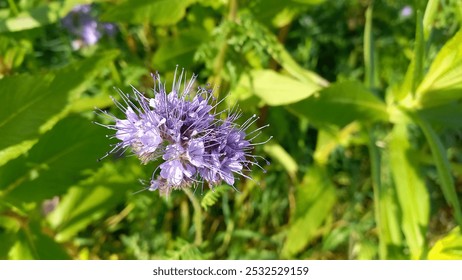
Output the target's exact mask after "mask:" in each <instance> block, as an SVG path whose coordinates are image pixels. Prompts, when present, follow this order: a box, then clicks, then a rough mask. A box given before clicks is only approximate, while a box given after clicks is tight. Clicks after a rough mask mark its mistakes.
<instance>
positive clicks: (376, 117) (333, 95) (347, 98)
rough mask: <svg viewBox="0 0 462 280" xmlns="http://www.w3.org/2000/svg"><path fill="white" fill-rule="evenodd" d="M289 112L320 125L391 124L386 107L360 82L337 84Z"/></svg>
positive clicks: (294, 105)
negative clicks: (379, 122)
mask: <svg viewBox="0 0 462 280" xmlns="http://www.w3.org/2000/svg"><path fill="white" fill-rule="evenodd" d="M287 108H288V109H289V110H290V111H292V112H294V113H295V114H297V115H299V116H302V117H306V118H308V120H310V121H312V122H314V123H315V124H318V125H337V126H344V125H346V124H348V123H350V122H352V121H360V122H373V121H380V120H381V121H387V120H388V113H387V107H386V105H385V103H383V102H382V101H381V100H380V99H379V98H377V97H376V96H374V95H373V94H372V93H371V92H370V91H368V90H367V89H365V88H364V86H363V85H361V84H360V83H358V82H341V83H336V84H334V85H332V86H330V87H328V88H325V89H323V90H321V91H320V92H319V93H316V94H314V95H312V96H310V97H308V98H306V99H305V100H302V101H300V102H298V103H295V104H291V105H289V106H287Z"/></svg>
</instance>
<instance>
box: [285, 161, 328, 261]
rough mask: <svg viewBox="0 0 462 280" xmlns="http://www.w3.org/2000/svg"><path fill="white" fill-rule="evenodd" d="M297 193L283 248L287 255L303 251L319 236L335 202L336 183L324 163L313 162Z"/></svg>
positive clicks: (287, 256)
mask: <svg viewBox="0 0 462 280" xmlns="http://www.w3.org/2000/svg"><path fill="white" fill-rule="evenodd" d="M295 197H296V209H295V215H294V217H292V222H291V224H290V227H289V231H288V233H287V238H286V241H285V243H284V246H283V248H282V252H281V254H282V256H283V257H285V258H290V257H291V256H294V255H295V254H297V253H299V252H300V251H302V250H303V249H304V248H305V247H306V246H307V245H308V244H309V243H310V242H311V241H312V240H313V239H314V238H315V237H316V235H317V232H318V229H319V227H320V226H321V224H322V223H323V221H324V220H325V219H326V218H327V217H328V216H329V215H330V211H331V209H332V207H333V206H334V204H335V201H336V196H335V187H334V185H333V184H332V182H331V181H330V179H329V178H328V176H327V174H326V171H325V170H324V169H323V168H322V167H320V166H313V167H312V168H310V170H308V172H307V174H306V176H305V178H304V180H303V182H302V183H301V184H300V185H299V186H297V189H296V193H295Z"/></svg>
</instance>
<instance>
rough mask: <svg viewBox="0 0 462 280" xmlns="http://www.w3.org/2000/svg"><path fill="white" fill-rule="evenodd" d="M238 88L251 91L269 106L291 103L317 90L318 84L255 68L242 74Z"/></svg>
mask: <svg viewBox="0 0 462 280" xmlns="http://www.w3.org/2000/svg"><path fill="white" fill-rule="evenodd" d="M238 88H244V89H245V90H247V91H250V92H252V93H253V94H255V95H257V96H258V97H260V98H261V99H262V100H263V101H264V102H265V103H266V104H268V105H270V106H279V105H286V104H291V103H294V102H297V101H300V100H303V99H305V98H307V97H308V96H310V95H312V94H313V93H315V92H316V91H317V90H319V86H316V85H314V84H307V83H303V82H300V81H297V80H295V79H292V78H290V77H288V76H284V75H281V74H279V73H277V72H275V71H273V70H255V71H253V72H252V73H251V74H250V76H243V77H242V78H241V80H240V82H239V85H238Z"/></svg>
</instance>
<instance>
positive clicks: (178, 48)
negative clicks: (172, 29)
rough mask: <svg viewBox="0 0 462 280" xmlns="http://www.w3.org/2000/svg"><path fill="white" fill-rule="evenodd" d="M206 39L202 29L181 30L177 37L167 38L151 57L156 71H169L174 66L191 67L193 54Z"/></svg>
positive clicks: (205, 32)
mask: <svg viewBox="0 0 462 280" xmlns="http://www.w3.org/2000/svg"><path fill="white" fill-rule="evenodd" d="M207 38H208V34H207V31H206V30H204V29H198V28H196V29H191V30H183V31H181V33H180V34H179V35H178V37H173V38H169V39H168V40H166V41H164V42H162V43H161V45H160V46H159V48H158V49H157V51H156V53H155V54H154V57H153V60H152V62H153V65H154V67H155V68H156V69H161V70H171V69H174V68H175V66H176V65H181V66H182V67H187V66H189V65H192V63H193V59H194V54H195V52H196V50H197V48H198V47H199V45H201V44H202V43H203V42H205V41H206V40H207Z"/></svg>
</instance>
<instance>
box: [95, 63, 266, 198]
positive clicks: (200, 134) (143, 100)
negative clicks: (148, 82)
mask: <svg viewBox="0 0 462 280" xmlns="http://www.w3.org/2000/svg"><path fill="white" fill-rule="evenodd" d="M153 78H154V82H155V87H154V94H155V95H154V97H153V98H148V97H146V96H145V95H144V94H142V93H141V92H139V91H137V90H136V89H135V88H133V92H134V100H132V99H130V98H129V96H128V95H127V94H124V93H120V95H121V97H122V102H119V101H116V100H115V99H114V102H115V104H116V105H117V107H118V108H119V109H120V110H122V112H123V113H124V114H125V117H124V118H122V119H119V118H117V117H115V116H112V115H109V114H108V113H107V112H103V113H104V114H105V115H108V116H110V117H111V118H112V119H113V120H114V121H115V124H113V125H103V126H105V127H107V128H110V129H113V130H115V131H116V132H115V135H114V137H115V138H117V139H118V140H120V142H118V143H117V144H116V145H115V146H114V147H113V149H112V150H111V151H110V152H108V153H107V154H106V156H107V155H108V154H110V153H114V152H118V151H119V150H125V149H127V148H130V149H131V150H132V152H133V153H134V154H135V155H136V156H137V157H138V158H139V159H140V160H141V162H142V163H143V164H147V163H148V162H150V161H154V160H157V159H160V158H161V159H162V160H163V162H162V163H161V164H160V165H159V166H158V167H157V168H156V169H155V170H154V172H153V174H152V177H151V180H150V186H149V188H148V189H149V190H159V192H161V193H162V194H169V193H170V192H171V190H173V189H182V188H186V187H191V186H197V185H198V184H201V185H203V184H204V183H207V184H208V186H209V187H211V188H213V186H215V185H217V184H220V183H222V182H223V181H224V182H226V183H227V184H229V185H234V183H235V175H236V174H237V175H241V176H243V177H245V178H248V179H251V177H250V176H248V175H246V174H245V173H244V172H245V171H246V170H247V171H248V170H250V168H251V167H252V166H253V165H256V166H258V167H260V168H261V169H262V170H264V169H263V168H262V167H261V166H260V165H259V164H258V162H257V159H258V158H260V157H258V156H254V155H252V153H251V152H252V150H253V148H254V146H255V145H258V144H263V143H266V142H267V141H269V140H270V139H268V140H267V141H265V142H263V143H257V144H252V143H251V140H252V139H254V138H255V137H256V136H258V135H259V134H260V130H261V128H259V129H256V130H254V131H252V132H250V133H249V134H247V133H246V130H247V129H248V128H249V127H250V126H251V125H252V124H253V123H255V121H256V120H257V119H258V117H256V116H255V115H254V116H252V117H251V118H250V119H248V120H247V121H246V122H244V124H243V125H242V126H239V125H238V124H237V123H236V120H237V119H238V118H239V117H240V116H241V113H240V112H239V111H233V110H230V109H228V110H226V111H227V112H228V114H229V116H228V117H227V118H225V119H224V120H223V119H220V118H219V115H221V114H222V113H224V112H226V111H222V112H217V111H216V109H217V106H218V104H219V102H215V98H214V96H213V94H212V91H211V90H209V89H206V88H202V87H199V88H198V90H197V91H196V92H194V93H193V90H192V89H193V84H194V82H195V79H196V76H193V77H192V78H191V79H190V80H189V81H188V82H186V79H185V78H184V71H182V72H181V73H180V75H179V77H177V73H175V80H174V82H173V86H172V90H171V91H170V92H167V91H166V89H165V85H163V84H162V83H161V82H160V77H159V75H158V74H157V75H153ZM101 125H102V124H101ZM264 127H267V125H266V126H264ZM264 127H262V128H264ZM252 134H255V135H254V136H253V137H252V139H248V138H247V137H248V136H249V135H252ZM158 170H160V171H158Z"/></svg>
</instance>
